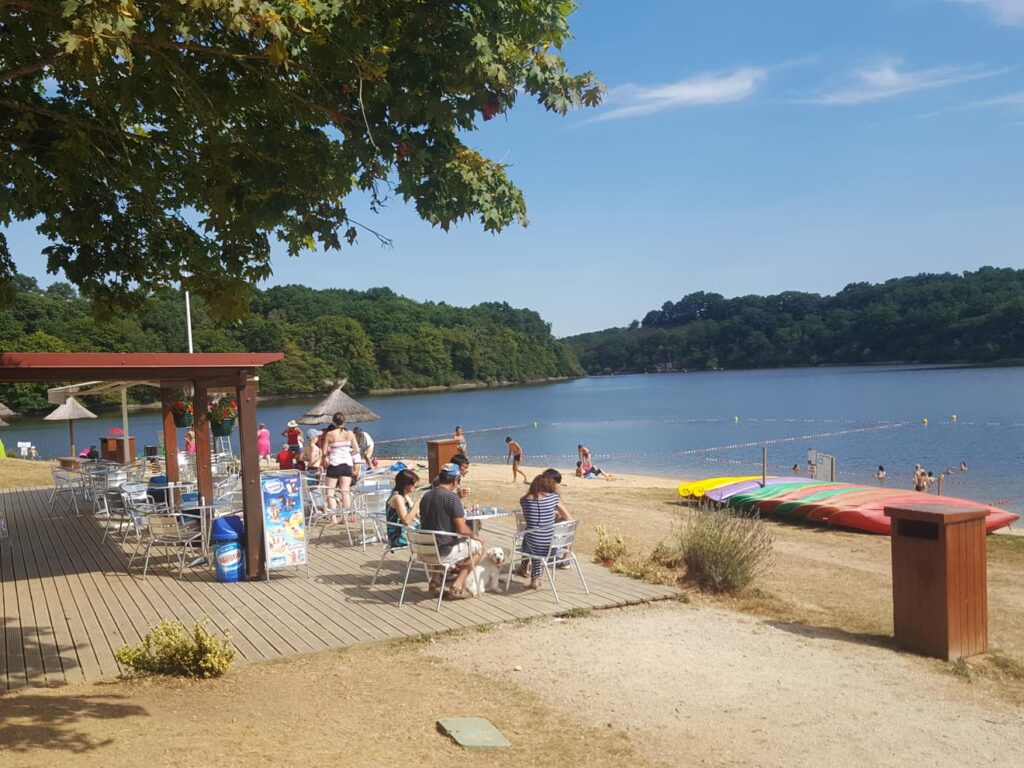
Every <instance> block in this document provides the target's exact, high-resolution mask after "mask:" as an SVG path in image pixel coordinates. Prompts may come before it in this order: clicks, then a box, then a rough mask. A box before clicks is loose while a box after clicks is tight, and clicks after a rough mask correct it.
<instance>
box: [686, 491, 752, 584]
mask: <svg viewBox="0 0 1024 768" xmlns="http://www.w3.org/2000/svg"><path fill="white" fill-rule="evenodd" d="M677 542H678V544H677V546H678V556H679V558H680V559H681V561H682V562H683V563H685V564H686V571H687V575H688V576H689V577H690V578H691V579H693V580H694V581H695V582H696V583H697V584H698V585H699V586H700V588H701V589H706V590H708V591H710V592H740V591H741V590H743V589H745V588H746V587H747V586H748V585H749V584H750V583H751V582H752V581H753V580H754V579H755V578H757V577H758V576H759V575H760V574H761V573H762V572H763V571H765V570H766V569H767V568H768V567H769V566H770V565H771V557H772V534H771V531H769V530H768V528H767V527H766V526H765V524H764V523H762V522H761V521H760V520H759V519H758V518H757V517H740V516H737V515H735V514H732V513H731V512H729V511H728V510H719V509H714V508H712V507H708V506H703V507H698V508H697V509H696V510H694V512H693V513H692V514H691V515H690V516H689V517H688V519H687V520H685V521H684V522H683V523H682V525H681V526H680V530H679V533H678V539H677Z"/></svg>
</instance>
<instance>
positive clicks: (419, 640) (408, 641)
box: [395, 632, 437, 645]
mask: <svg viewBox="0 0 1024 768" xmlns="http://www.w3.org/2000/svg"><path fill="white" fill-rule="evenodd" d="M436 641H437V638H436V637H434V635H431V634H428V633H426V632H425V633H423V634H421V635H410V636H409V637H403V638H402V639H401V640H396V641H395V645H429V644H431V643H434V642H436Z"/></svg>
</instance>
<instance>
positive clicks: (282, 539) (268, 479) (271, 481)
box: [260, 470, 309, 581]
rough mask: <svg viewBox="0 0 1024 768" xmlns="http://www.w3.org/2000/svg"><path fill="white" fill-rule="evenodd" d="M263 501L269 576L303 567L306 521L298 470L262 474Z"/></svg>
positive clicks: (306, 560)
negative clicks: (278, 571)
mask: <svg viewBox="0 0 1024 768" xmlns="http://www.w3.org/2000/svg"><path fill="white" fill-rule="evenodd" d="M260 494H261V497H262V500H263V549H264V553H265V554H266V562H267V581H270V572H271V571H273V570H279V569H281V568H292V567H301V566H306V575H307V576H308V575H309V553H308V551H307V548H306V520H305V517H304V516H303V513H302V510H303V505H302V477H301V476H300V474H299V471H298V470H293V471H288V472H265V473H263V474H262V475H261V476H260Z"/></svg>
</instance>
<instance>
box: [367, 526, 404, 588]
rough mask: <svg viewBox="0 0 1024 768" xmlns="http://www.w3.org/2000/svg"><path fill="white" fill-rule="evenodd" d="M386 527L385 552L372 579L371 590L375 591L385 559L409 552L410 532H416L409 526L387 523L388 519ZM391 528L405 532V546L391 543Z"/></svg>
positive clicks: (381, 554)
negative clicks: (395, 554)
mask: <svg viewBox="0 0 1024 768" xmlns="http://www.w3.org/2000/svg"><path fill="white" fill-rule="evenodd" d="M384 526H385V527H384V529H383V530H384V538H383V543H384V550H383V551H382V552H381V553H380V560H379V561H378V562H377V570H375V571H374V572H373V578H372V579H370V589H373V587H374V586H375V585H376V584H377V576H378V574H380V569H381V567H382V566H383V565H384V559H385V558H386V557H387V556H388V555H390V554H394V553H395V552H408V551H409V543H408V542H409V531H411V530H415V529H414V528H409V527H407V526H404V525H402V524H401V523H389V522H387V519H385V521H384ZM390 528H400V529H401V530H403V531H405V534H406V543H405V544H404V545H394V544H392V543H391V539H390V538H389V536H388V534H389V533H390V531H389V530H388V529H390Z"/></svg>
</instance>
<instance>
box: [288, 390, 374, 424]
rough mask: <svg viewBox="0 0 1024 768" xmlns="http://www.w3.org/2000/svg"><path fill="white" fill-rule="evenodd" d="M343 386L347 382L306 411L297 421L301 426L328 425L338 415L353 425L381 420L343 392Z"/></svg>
mask: <svg viewBox="0 0 1024 768" xmlns="http://www.w3.org/2000/svg"><path fill="white" fill-rule="evenodd" d="M343 386H345V382H341V383H340V384H337V385H336V386H335V387H334V389H332V390H331V393H330V394H329V395H327V397H325V398H324V399H323V400H321V401H320V402H319V403H317V404H316V405H314V406H313V407H312V408H310V409H309V410H308V411H306V412H305V413H304V414H303V415H302V416H300V417H299V418H298V419H296V421H297V422H298V423H299V424H327V423H329V422H330V421H331V419H332V418H334V414H336V413H341V414H342V415H344V417H345V421H346V422H352V423H358V422H366V421H377V420H378V419H380V416H378V415H377V414H376V413H374V412H373V411H371V410H370V409H369V408H367V407H366V406H365V405H360V404H359V403H357V402H356V401H355V400H353V399H352V398H351V397H349V396H348V395H346V394H345V393H344V392H342V391H341V388H342V387H343Z"/></svg>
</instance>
